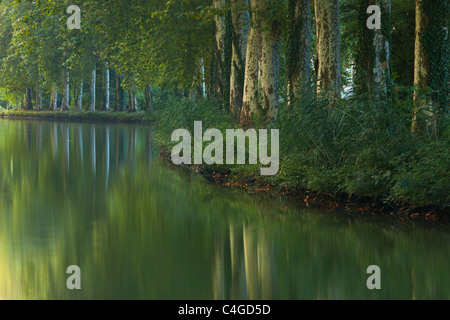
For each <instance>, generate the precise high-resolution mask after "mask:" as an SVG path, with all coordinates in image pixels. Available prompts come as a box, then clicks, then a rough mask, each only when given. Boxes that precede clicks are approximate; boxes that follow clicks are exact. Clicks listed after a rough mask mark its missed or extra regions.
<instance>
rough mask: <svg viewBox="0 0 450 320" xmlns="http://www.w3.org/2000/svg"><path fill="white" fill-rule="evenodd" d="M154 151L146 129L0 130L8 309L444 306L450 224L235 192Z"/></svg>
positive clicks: (1, 290) (3, 278)
mask: <svg viewBox="0 0 450 320" xmlns="http://www.w3.org/2000/svg"><path fill="white" fill-rule="evenodd" d="M157 154H158V152H157V150H155V149H154V147H153V145H152V130H151V128H150V127H140V126H129V125H92V124H70V123H45V122H17V121H0V182H1V184H0V299H47V298H51V299H97V298H98V299H122V298H123V299H136V298H137V299H212V298H215V299H247V298H248V299H316V298H324V299H325V298H326V299H344V298H356V299H358V298H361V299H372V298H387V299H392V298H398V299H411V298H418V299H428V298H441V299H448V298H450V276H449V273H448V257H449V253H450V252H449V249H448V241H449V240H450V239H449V238H450V237H449V233H448V228H447V227H443V228H441V227H439V226H433V227H429V226H422V225H403V224H399V223H398V221H385V220H383V221H379V220H377V219H372V218H370V219H369V218H358V217H353V216H347V215H346V214H344V213H340V212H326V211H324V210H317V209H310V208H303V207H301V206H299V205H298V204H295V203H292V202H288V201H284V200H280V199H269V198H267V197H260V196H258V195H251V194H246V193H242V192H240V191H232V190H228V189H225V188H222V187H218V186H214V185H211V184H209V183H206V182H205V181H204V180H203V179H202V178H201V177H199V176H196V175H193V176H190V175H189V174H187V173H185V172H183V171H181V170H178V169H177V170H173V169H171V166H170V165H169V164H168V163H166V162H164V161H161V160H160V159H159V158H158V157H157ZM72 264H76V265H78V266H80V268H81V271H82V278H81V282H82V284H81V287H82V290H78V291H70V290H68V289H67V288H66V279H67V276H68V275H67V274H66V268H67V266H69V265H72ZM371 264H377V265H379V266H380V267H381V270H382V290H379V291H370V290H368V289H367V288H366V286H365V282H366V279H367V275H366V274H365V271H366V268H367V266H369V265H371Z"/></svg>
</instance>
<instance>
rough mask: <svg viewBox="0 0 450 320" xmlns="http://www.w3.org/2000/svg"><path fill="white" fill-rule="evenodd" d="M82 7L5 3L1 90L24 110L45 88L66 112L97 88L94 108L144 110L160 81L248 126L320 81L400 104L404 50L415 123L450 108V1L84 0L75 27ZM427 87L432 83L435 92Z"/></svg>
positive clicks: (324, 86) (334, 94) (330, 90)
mask: <svg viewBox="0 0 450 320" xmlns="http://www.w3.org/2000/svg"><path fill="white" fill-rule="evenodd" d="M392 2H393V3H392ZM71 4H72V3H69V2H68V1H66V0H65V1H58V2H54V1H22V2H18V1H13V0H3V1H2V2H1V4H0V14H1V17H2V18H1V21H0V45H1V47H0V72H1V73H0V74H1V77H0V88H2V89H3V93H4V96H6V97H7V100H10V101H21V100H22V99H21V97H23V95H24V92H25V99H24V100H23V101H24V103H22V105H23V108H24V109H31V108H32V100H33V99H32V96H33V93H34V94H35V100H36V108H37V109H42V108H44V103H43V101H44V100H43V98H42V96H43V94H44V96H49V97H50V99H47V101H48V104H47V106H48V108H49V109H50V110H56V109H58V93H62V99H60V100H61V103H60V107H59V109H60V110H68V109H69V107H70V105H72V107H73V108H75V109H79V110H81V109H82V108H83V99H85V98H84V96H83V92H84V91H83V89H85V91H86V90H88V91H89V103H88V109H89V110H95V109H96V105H98V104H99V103H100V104H101V106H100V109H104V110H109V109H112V108H111V106H110V104H111V101H112V97H113V98H114V100H115V106H114V108H113V109H114V110H115V111H118V110H122V109H123V108H124V104H125V103H126V102H125V101H127V105H128V110H130V111H135V110H137V109H138V99H137V98H136V96H137V94H136V93H137V92H139V93H140V95H141V96H142V97H144V98H143V99H142V100H145V102H144V103H145V109H146V110H150V109H152V98H151V96H152V86H155V85H156V86H160V87H165V88H171V89H174V90H177V92H179V93H180V94H183V95H185V96H190V97H201V96H203V97H204V96H208V97H214V98H217V99H218V101H220V104H221V105H222V106H223V107H224V108H226V109H228V110H229V112H230V114H232V115H233V116H234V117H235V118H236V120H238V121H239V122H240V124H241V125H243V126H248V125H251V124H252V121H253V119H254V116H255V115H256V114H259V115H263V116H265V117H267V118H269V119H274V118H275V117H276V115H277V110H278V108H279V104H280V100H281V99H280V94H281V95H283V96H286V99H288V101H290V100H291V99H295V98H297V97H298V94H299V92H300V91H301V90H300V89H301V88H302V87H304V86H305V85H306V84H308V83H311V82H313V83H316V84H317V88H318V90H317V93H318V94H320V95H322V96H324V97H326V98H328V99H329V100H330V101H334V100H336V99H338V98H340V97H341V91H342V85H343V82H346V81H347V80H348V79H351V80H352V83H353V87H354V89H355V92H356V93H358V94H363V93H367V92H370V93H372V94H373V96H374V97H376V98H379V99H385V100H386V101H389V99H390V98H391V94H390V93H391V92H392V90H393V85H394V80H395V81H397V79H394V77H395V76H396V75H400V76H403V74H404V72H405V71H404V70H403V69H405V63H402V64H400V63H399V62H398V60H399V58H398V57H400V59H401V58H402V56H404V57H407V56H410V55H413V57H414V58H413V60H414V61H413V66H412V65H411V63H409V64H408V63H407V67H409V68H407V69H411V68H413V69H414V72H413V73H414V79H413V82H412V83H408V82H406V81H405V80H404V79H399V80H398V82H400V83H401V82H402V81H403V82H404V83H403V84H406V85H409V86H412V85H416V86H417V87H416V94H415V100H416V102H415V106H416V107H415V111H414V114H413V115H412V119H413V125H412V127H413V129H414V130H417V129H419V128H420V124H419V120H418V119H419V118H420V117H419V114H420V112H421V111H425V113H427V114H428V122H430V120H433V119H434V120H435V121H437V119H438V118H439V117H442V116H445V115H446V114H447V109H448V102H449V81H450V49H449V47H450V46H449V41H450V40H449V38H450V37H449V35H448V30H449V19H448V18H449V12H450V4H449V2H448V0H415V1H414V0H397V1H392V0H313V1H310V0H281V1H280V0H212V1H211V0H191V1H182V0H177V1H163V0H133V1H129V0H114V1H100V0H80V1H78V3H77V5H78V6H79V7H80V8H81V29H80V30H77V29H74V30H69V29H68V27H67V25H66V21H67V19H68V17H69V14H67V13H66V9H67V7H69V5H71ZM370 5H377V6H378V7H379V8H380V10H381V28H380V29H374V30H372V29H369V28H368V27H367V24H366V22H367V19H369V18H370V14H368V13H367V8H368V7H369V6H370ZM395 6H398V8H396V7H395ZM396 10H397V11H396ZM393 12H394V14H396V16H395V17H394V14H393ZM413 14H414V15H415V17H411V16H409V17H408V15H413ZM393 17H394V18H398V17H403V18H404V19H403V20H402V23H399V22H397V21H396V19H393ZM411 22H412V24H413V26H411ZM411 28H412V29H411ZM397 29H398V30H401V31H402V32H404V33H405V37H407V36H406V34H411V33H413V38H414V41H415V43H414V52H405V51H402V49H401V47H400V48H399V43H400V39H398V38H395V32H398V31H397ZM393 35H394V41H393ZM410 38H411V37H410ZM409 47H411V44H409ZM392 48H394V49H397V51H394V50H393V49H392ZM350 68H351V69H352V72H351V74H349V75H348V77H346V76H345V75H346V72H347V71H348V69H350ZM100 71H101V72H100ZM347 73H348V72H347ZM97 75H101V76H100V77H99V78H100V79H97ZM98 82H100V85H98V84H97V83H98ZM405 82H406V83H405ZM87 83H89V86H87ZM111 83H113V85H114V87H115V90H111V91H112V92H111V93H110V87H111ZM98 87H100V88H98ZM425 88H429V89H431V92H432V93H431V95H428V96H427V98H426V99H424V98H422V96H423V95H422V93H423V89H425ZM99 91H100V92H101V94H100V97H98V95H99V94H97V96H96V92H99ZM124 91H125V92H124ZM98 100H100V102H98ZM96 101H97V104H96ZM97 108H98V107H97Z"/></svg>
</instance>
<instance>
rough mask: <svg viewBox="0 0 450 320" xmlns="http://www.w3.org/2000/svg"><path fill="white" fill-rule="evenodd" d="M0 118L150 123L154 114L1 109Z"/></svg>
mask: <svg viewBox="0 0 450 320" xmlns="http://www.w3.org/2000/svg"><path fill="white" fill-rule="evenodd" d="M0 118H2V119H15V120H19V119H21V120H49V121H72V122H105V123H140V124H150V123H152V122H153V121H154V118H153V117H152V115H150V114H148V113H146V112H113V111H21V110H0Z"/></svg>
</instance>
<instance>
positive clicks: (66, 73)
mask: <svg viewBox="0 0 450 320" xmlns="http://www.w3.org/2000/svg"><path fill="white" fill-rule="evenodd" d="M69 80H70V78H69V71H67V70H64V71H63V81H64V87H63V98H62V102H61V111H67V110H69V101H70V98H69V97H70V95H69V94H70V91H69Z"/></svg>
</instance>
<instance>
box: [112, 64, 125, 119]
mask: <svg viewBox="0 0 450 320" xmlns="http://www.w3.org/2000/svg"><path fill="white" fill-rule="evenodd" d="M123 101H124V94H123V88H122V76H121V75H120V73H118V72H116V104H115V106H114V112H117V111H123V105H124V103H123Z"/></svg>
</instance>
